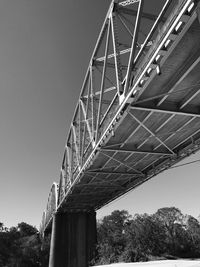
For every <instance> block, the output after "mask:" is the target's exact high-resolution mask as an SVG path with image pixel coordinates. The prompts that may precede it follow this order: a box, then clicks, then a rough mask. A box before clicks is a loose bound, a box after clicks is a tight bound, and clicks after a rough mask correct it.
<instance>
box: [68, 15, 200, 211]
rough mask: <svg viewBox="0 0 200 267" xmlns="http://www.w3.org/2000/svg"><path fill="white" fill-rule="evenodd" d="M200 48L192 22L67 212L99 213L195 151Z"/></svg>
mask: <svg viewBox="0 0 200 267" xmlns="http://www.w3.org/2000/svg"><path fill="white" fill-rule="evenodd" d="M199 44H200V25H199V21H198V19H197V18H196V19H195V20H194V21H193V22H192V24H191V25H190V27H189V29H188V30H187V32H186V33H185V34H184V35H183V36H182V38H180V40H179V43H178V44H176V46H175V47H174V48H173V49H172V51H171V52H170V54H169V55H167V56H166V58H165V59H163V60H164V61H163V63H162V64H161V75H154V77H153V79H151V80H150V81H148V83H145V87H144V88H142V89H141V91H140V95H139V97H138V98H137V101H134V99H133V101H132V103H131V104H129V105H127V108H126V110H125V113H124V115H123V119H122V120H121V121H120V123H119V125H118V126H117V128H116V129H115V131H114V132H113V135H111V136H110V137H109V138H108V139H107V140H106V142H104V144H103V145H102V146H101V148H99V150H98V152H97V153H96V156H95V158H94V160H93V162H92V165H91V166H90V167H88V169H86V170H85V172H84V173H83V175H82V177H81V179H80V181H79V182H78V183H76V184H75V185H74V186H73V187H72V188H71V191H70V193H69V194H68V195H67V196H66V199H65V204H64V208H65V209H66V210H68V209H69V210H70V209H90V208H96V209H98V208H99V207H101V206H103V205H104V204H106V203H108V202H110V201H111V200H113V199H115V198H116V197H118V196H120V195H122V194H124V193H125V192H127V191H129V190H130V189H133V188H135V187H137V186H138V185H139V184H141V183H142V182H144V181H146V180H147V179H150V178H151V177H153V176H154V175H156V174H157V173H159V172H161V171H163V170H165V169H167V168H169V167H170V166H172V165H173V164H176V163H177V162H179V161H180V160H181V159H183V158H184V157H186V156H188V155H189V154H191V153H193V152H195V151H197V150H198V149H199V138H200V110H199V107H200V76H199V73H200V63H199V62H200V60H199V58H200V49H199ZM155 45H156V44H155ZM147 56H148V55H147Z"/></svg>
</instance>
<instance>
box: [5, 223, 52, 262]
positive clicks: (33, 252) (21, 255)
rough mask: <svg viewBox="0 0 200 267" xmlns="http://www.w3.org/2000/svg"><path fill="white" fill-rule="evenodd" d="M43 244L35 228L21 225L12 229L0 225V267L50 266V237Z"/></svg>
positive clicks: (24, 224) (25, 224)
mask: <svg viewBox="0 0 200 267" xmlns="http://www.w3.org/2000/svg"><path fill="white" fill-rule="evenodd" d="M41 247H42V243H41V240H40V237H39V235H38V231H37V229H36V228H35V227H33V226H31V225H29V224H27V223H24V222H22V223H19V224H18V225H17V227H11V228H10V229H8V228H6V227H4V225H3V223H0V267H19V266H20V267H27V266H28V267H39V266H40V267H46V266H48V254H49V237H46V238H45V240H44V241H43V250H42V249H41Z"/></svg>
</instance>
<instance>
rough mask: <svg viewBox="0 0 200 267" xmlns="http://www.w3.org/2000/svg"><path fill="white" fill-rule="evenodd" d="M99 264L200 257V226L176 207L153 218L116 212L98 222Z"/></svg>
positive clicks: (160, 211)
mask: <svg viewBox="0 0 200 267" xmlns="http://www.w3.org/2000/svg"><path fill="white" fill-rule="evenodd" d="M97 250H98V256H97V258H96V264H106V263H107V264H108V263H112V262H135V261H147V260H151V259H156V258H158V259H159V258H162V259H163V258H177V257H182V258H183V257H191V258H195V257H196V258H198V257H200V223H199V221H198V220H197V219H195V218H194V217H192V216H189V215H185V216H184V215H183V214H182V213H181V211H180V210H179V209H177V208H175V207H165V208H161V209H159V210H158V211H157V212H156V213H154V214H152V215H148V214H142V215H139V214H136V215H135V216H134V217H133V218H131V216H130V215H129V214H128V212H127V211H125V210H123V211H119V210H118V211H114V212H113V213H112V214H111V215H109V216H105V217H104V218H103V219H102V220H101V221H99V222H98V246H97Z"/></svg>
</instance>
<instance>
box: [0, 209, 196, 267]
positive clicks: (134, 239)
mask: <svg viewBox="0 0 200 267" xmlns="http://www.w3.org/2000/svg"><path fill="white" fill-rule="evenodd" d="M97 235H98V244H97V251H96V258H95V259H94V260H93V261H92V263H91V264H92V265H101V264H109V263H114V262H136V261H148V260H156V259H170V258H200V222H199V221H198V220H197V219H196V218H194V217H192V216H190V215H183V214H182V213H181V211H180V210H179V209H177V208H175V207H171V208H161V209H159V210H158V211H157V212H155V213H154V214H151V215H149V214H142V215H141V214H136V215H134V216H133V217H132V216H131V215H130V214H129V213H128V211H126V210H121V211H119V210H115V211H113V212H112V213H111V214H110V215H108V216H105V217H104V218H103V219H101V220H99V221H98V222H97ZM49 244H50V235H49V236H46V237H45V240H43V241H42V240H41V239H40V236H39V233H38V230H37V229H36V228H35V227H33V226H31V225H29V224H26V223H24V222H22V223H19V224H18V225H17V226H16V227H11V228H9V229H8V228H6V227H5V226H4V225H3V223H0V267H48V261H49Z"/></svg>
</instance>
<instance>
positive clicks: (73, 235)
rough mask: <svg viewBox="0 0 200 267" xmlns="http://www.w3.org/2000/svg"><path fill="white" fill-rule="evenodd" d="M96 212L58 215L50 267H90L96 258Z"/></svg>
mask: <svg viewBox="0 0 200 267" xmlns="http://www.w3.org/2000/svg"><path fill="white" fill-rule="evenodd" d="M96 241H97V238H96V212H94V211H90V212H85V211H84V212H83V211H81V212H80V211H79V212H64V213H56V214H55V215H54V218H53V226H52V235H51V247H50V257H49V267H88V266H89V263H90V261H91V260H92V259H93V257H94V256H95V247H96Z"/></svg>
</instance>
